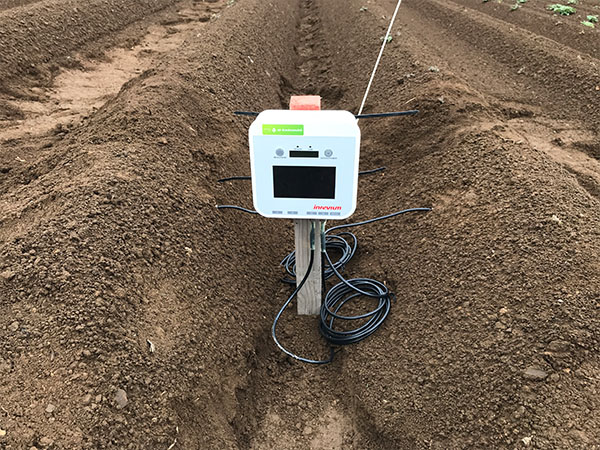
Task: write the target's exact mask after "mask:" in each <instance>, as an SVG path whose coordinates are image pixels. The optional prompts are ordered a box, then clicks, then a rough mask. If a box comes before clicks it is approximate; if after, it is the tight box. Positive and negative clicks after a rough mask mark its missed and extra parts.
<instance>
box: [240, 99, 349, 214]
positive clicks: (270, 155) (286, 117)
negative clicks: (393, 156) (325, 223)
mask: <svg viewBox="0 0 600 450" xmlns="http://www.w3.org/2000/svg"><path fill="white" fill-rule="evenodd" d="M249 137H250V165H251V169H252V195H253V199H254V208H255V209H256V211H258V213H259V214H261V215H262V216H265V217H272V218H286V219H320V220H331V219H345V218H347V217H350V216H351V215H352V214H353V213H354V210H355V209H356V193H357V189H358V163H359V157H360V129H359V128H358V124H357V123H356V118H355V117H354V115H353V114H352V113H350V112H348V111H328V110H325V111H293V110H268V111H263V112H262V113H260V114H259V115H258V117H257V118H256V120H255V121H254V122H253V123H252V125H251V126H250V131H249Z"/></svg>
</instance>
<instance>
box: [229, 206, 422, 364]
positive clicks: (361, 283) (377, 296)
mask: <svg viewBox="0 0 600 450" xmlns="http://www.w3.org/2000/svg"><path fill="white" fill-rule="evenodd" d="M219 208H220V209H237V210H240V211H243V212H248V213H252V214H256V212H255V211H251V210H248V209H246V208H241V207H237V206H229V205H226V206H221V207H219ZM429 211H431V208H410V209H404V210H402V211H397V212H394V213H392V214H387V215H385V216H381V217H376V218H373V219H368V220H364V221H362V222H355V223H349V224H343V225H337V226H335V227H332V228H329V229H328V230H327V231H325V230H324V228H323V230H321V236H322V239H323V237H324V238H325V239H324V241H325V243H326V245H324V246H322V249H321V251H322V256H323V261H324V264H323V265H322V267H323V288H325V279H326V278H327V275H328V274H329V273H330V275H329V276H332V275H333V274H335V276H336V277H337V278H338V279H339V280H340V282H339V283H338V284H336V285H335V286H333V287H332V288H331V289H330V290H329V291H328V292H327V293H326V295H325V299H324V301H323V303H322V305H321V312H320V323H319V330H320V332H321V335H322V336H323V337H324V338H325V339H326V340H327V342H329V344H330V352H331V353H330V357H329V359H325V360H315V359H309V358H304V357H302V356H299V355H296V354H295V353H293V352H291V351H289V350H287V349H286V348H285V347H284V346H283V345H282V344H281V343H280V342H279V340H278V339H277V333H276V330H277V323H278V322H279V319H280V318H281V316H282V314H283V312H284V311H285V309H286V308H287V307H288V306H289V304H290V303H291V301H292V300H293V299H294V297H296V295H298V292H299V291H300V289H302V287H303V286H304V284H305V283H306V280H307V279H308V276H309V274H310V272H311V270H312V266H313V264H314V257H315V254H314V253H315V243H314V239H315V225H314V224H315V223H314V222H312V228H311V234H310V242H311V254H310V262H309V265H308V269H307V271H306V274H305V275H304V277H303V278H302V280H301V281H300V283H299V284H298V287H296V289H294V292H292V294H291V295H290V297H289V298H288V299H287V300H286V302H285V303H284V304H283V306H282V307H281V309H280V310H279V312H278V313H277V315H276V317H275V319H274V321H273V326H272V327H271V335H272V337H273V341H275V344H276V345H277V347H279V349H280V350H281V351H282V352H284V353H285V354H286V355H288V356H290V357H292V358H294V359H296V360H298V361H301V362H305V363H309V364H328V363H330V362H332V361H333V358H334V355H335V350H334V346H342V345H349V344H354V343H356V342H360V341H362V340H363V339H365V338H367V337H368V336H370V335H372V334H373V333H374V332H375V331H377V329H378V328H379V327H380V326H381V324H382V323H383V322H384V321H385V319H386V318H387V317H388V315H389V313H390V309H391V301H392V300H393V299H395V296H394V294H393V293H391V292H390V290H389V288H388V287H387V286H385V285H384V284H383V283H381V282H380V281H377V280H373V279H370V278H352V279H348V280H347V279H345V278H344V277H343V276H342V275H341V273H340V271H341V270H343V268H344V266H345V265H346V264H347V263H348V262H349V261H350V259H351V258H352V256H354V253H355V252H356V248H357V242H358V240H357V238H356V236H355V235H354V234H352V233H350V232H341V233H338V234H335V235H330V233H331V232H333V231H336V230H340V229H343V228H352V227H358V226H361V225H367V224H370V223H374V222H378V221H381V220H386V219H390V218H392V217H396V216H399V215H401V214H406V213H411V212H429ZM324 226H325V225H324V223H323V227H324ZM346 239H348V240H346ZM321 242H323V240H322V241H321ZM332 249H335V250H338V251H341V257H340V258H339V259H338V260H337V261H336V262H335V263H334V262H333V261H332V260H331V257H330V256H329V253H328V251H329V250H332ZM293 254H294V252H292V253H290V254H289V255H288V256H286V257H285V258H284V260H283V262H282V264H283V265H284V267H285V269H286V272H287V273H288V275H290V277H295V256H294V257H293V256H292V255H293ZM328 271H330V272H328ZM284 281H287V282H290V281H291V282H292V283H293V281H292V280H284ZM358 297H368V298H371V299H374V300H375V301H376V302H377V306H376V307H375V308H374V309H372V310H371V311H368V312H366V313H363V314H358V315H353V316H346V315H343V314H341V310H342V308H343V307H344V305H347V304H349V303H350V302H352V301H354V299H356V298H358ZM336 320H337V321H338V322H340V321H361V324H360V325H358V326H357V327H356V328H354V329H347V327H343V329H339V328H337V327H336Z"/></svg>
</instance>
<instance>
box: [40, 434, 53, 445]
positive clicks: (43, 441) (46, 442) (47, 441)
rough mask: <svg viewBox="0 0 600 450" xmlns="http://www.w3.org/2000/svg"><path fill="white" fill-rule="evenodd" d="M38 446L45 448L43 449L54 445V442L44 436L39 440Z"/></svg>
mask: <svg viewBox="0 0 600 450" xmlns="http://www.w3.org/2000/svg"><path fill="white" fill-rule="evenodd" d="M39 444H40V445H41V446H42V448H45V447H50V446H51V445H52V444H54V441H53V440H52V439H50V438H49V437H48V436H44V437H43V438H41V439H40V442H39Z"/></svg>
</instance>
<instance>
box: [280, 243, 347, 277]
mask: <svg viewBox="0 0 600 450" xmlns="http://www.w3.org/2000/svg"><path fill="white" fill-rule="evenodd" d="M325 246H326V249H327V252H328V253H330V252H332V251H333V252H335V253H337V254H338V255H339V258H338V260H337V261H336V262H334V263H333V265H334V266H335V268H336V269H337V270H338V271H339V272H343V271H344V268H345V266H346V264H347V263H348V262H349V261H350V260H351V259H352V257H353V256H354V253H355V252H356V248H357V246H358V239H357V238H356V236H355V235H354V234H352V233H347V232H344V233H340V234H334V235H326V236H325ZM324 263H325V264H323V277H324V279H325V280H328V279H329V278H331V277H332V276H333V275H334V274H335V272H334V271H333V268H332V266H331V265H330V264H329V263H328V261H324ZM281 265H282V266H283V268H284V269H285V271H286V273H287V275H288V277H286V278H282V281H283V282H284V283H288V284H296V251H295V250H294V251H293V252H291V253H289V254H288V255H287V256H286V257H285V258H283V260H282V261H281Z"/></svg>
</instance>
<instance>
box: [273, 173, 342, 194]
mask: <svg viewBox="0 0 600 450" xmlns="http://www.w3.org/2000/svg"><path fill="white" fill-rule="evenodd" d="M335 171H336V168H335V167H310V166H273V187H274V196H275V198H330V199H333V198H335Z"/></svg>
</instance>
